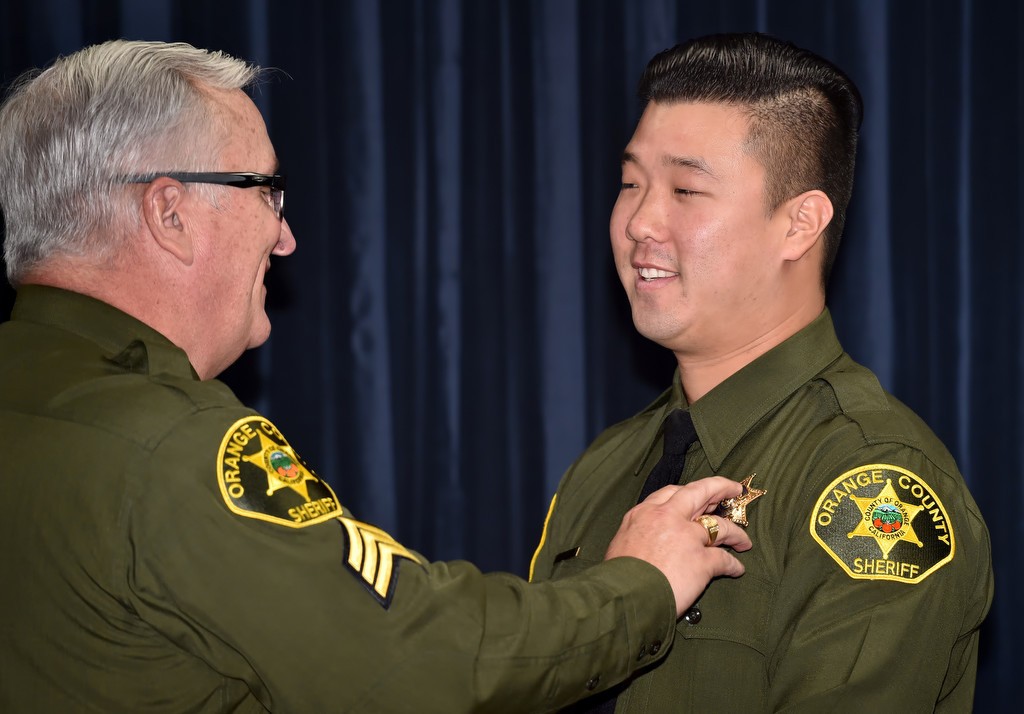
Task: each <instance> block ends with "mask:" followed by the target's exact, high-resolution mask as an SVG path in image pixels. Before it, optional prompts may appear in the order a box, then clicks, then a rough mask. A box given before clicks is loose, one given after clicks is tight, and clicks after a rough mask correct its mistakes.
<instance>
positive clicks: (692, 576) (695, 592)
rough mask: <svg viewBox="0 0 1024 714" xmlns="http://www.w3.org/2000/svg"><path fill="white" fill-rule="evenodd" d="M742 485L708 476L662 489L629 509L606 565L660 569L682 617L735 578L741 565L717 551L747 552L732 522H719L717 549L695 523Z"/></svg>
mask: <svg viewBox="0 0 1024 714" xmlns="http://www.w3.org/2000/svg"><path fill="white" fill-rule="evenodd" d="M741 488H742V487H741V486H740V484H738V483H736V482H735V481H731V480H729V479H727V478H724V477H722V476H712V477H711V478H705V479H701V480H699V481H694V482H693V483H688V484H686V485H685V486H665V487H664V488H662V489H659V490H657V491H655V492H654V493H652V494H651V495H650V496H648V497H647V498H646V499H645V500H644V501H643V502H642V503H638V504H637V505H636V506H634V507H633V508H631V509H630V510H629V511H628V512H627V513H626V515H625V516H624V517H623V519H622V525H621V526H619V531H618V533H616V534H615V537H614V538H612V542H611V543H610V544H609V545H608V552H607V553H605V556H604V557H605V560H608V559H610V558H617V557H621V556H632V557H634V558H639V559H640V560H646V561H647V562H648V563H650V564H651V565H653V566H654V567H656V568H658V570H660V571H661V572H662V573H664V574H665V577H667V578H668V581H669V584H670V585H671V586H672V592H673V593H675V596H676V614H677V615H682V614H683V613H684V612H685V611H686V610H687V609H688V608H689V607H690V605H692V604H693V602H694V601H695V600H696V599H697V598H698V597H699V596H700V594H701V593H702V592H704V588H706V587H707V585H708V583H709V582H711V579H712V578H714V577H717V576H719V575H728V576H729V577H732V578H736V577H739V576H740V575H742V574H743V564H742V563H740V561H739V560H737V559H736V557H735V556H734V555H733V554H732V553H729V552H727V551H726V550H725V549H723V548H720V547H718V546H723V545H724V546H729V547H730V548H732V549H733V550H737V551H744V550H750V548H751V542H750V538H749V537H747V534H746V532H745V531H744V530H743V529H742V528H740V527H739V526H738V525H736V524H735V523H733V522H732V521H730V520H728V519H725V518H719V517H718V516H713V518H714V519H715V521H717V522H718V537H717V538H716V539H715V547H709V546H708V531H707V530H706V529H705V528H704V526H702V525H701V524H700V523H698V522H696V520H695V519H697V518H700V516H702V515H704V514H706V513H710V512H711V511H713V510H715V507H716V506H717V505H718V502H719V501H721V500H722V499H725V498H734V497H736V496H739V495H740V491H741Z"/></svg>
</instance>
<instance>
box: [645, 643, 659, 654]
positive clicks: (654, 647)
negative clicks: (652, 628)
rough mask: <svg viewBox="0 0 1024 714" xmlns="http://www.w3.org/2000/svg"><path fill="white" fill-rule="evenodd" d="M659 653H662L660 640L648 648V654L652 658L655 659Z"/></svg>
mask: <svg viewBox="0 0 1024 714" xmlns="http://www.w3.org/2000/svg"><path fill="white" fill-rule="evenodd" d="M659 652H661V642H659V641H658V640H655V641H654V642H652V643H651V646H650V647H648V648H647V654H649V655H650V656H651V657H653V656H654V655H656V654H658V653H659Z"/></svg>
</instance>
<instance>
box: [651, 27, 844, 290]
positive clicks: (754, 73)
mask: <svg viewBox="0 0 1024 714" xmlns="http://www.w3.org/2000/svg"><path fill="white" fill-rule="evenodd" d="M638 94H639V96H640V99H641V100H642V101H643V102H644V103H645V104H646V103H648V102H652V101H653V102H658V103H673V102H713V103H723V104H732V105H736V106H737V107H739V108H741V109H742V110H743V111H744V112H745V113H746V114H747V116H748V117H749V120H750V133H749V135H748V137H747V145H748V146H747V149H748V151H749V153H750V154H751V155H752V156H754V157H755V158H756V159H757V160H758V161H760V162H761V164H762V165H763V166H764V169H765V188H764V193H765V197H764V198H765V208H766V210H767V211H768V212H769V213H771V212H772V211H774V210H775V209H777V208H778V207H779V206H780V205H782V204H783V203H784V202H785V201H787V200H788V199H790V198H793V197H794V196H798V195H800V194H801V193H803V192H804V191H809V190H811V189H819V190H821V191H823V192H824V193H825V195H827V196H828V197H829V200H830V201H831V202H832V206H833V210H834V215H833V218H832V221H831V223H830V224H829V226H828V227H827V228H826V230H825V233H824V243H825V255H824V261H823V264H822V285H825V284H826V283H827V282H828V276H829V273H830V272H831V270H832V265H833V263H834V262H835V258H836V253H837V251H838V250H839V239H840V237H841V236H842V232H843V224H844V222H845V220H846V207H847V205H848V204H849V202H850V194H851V192H852V191H853V168H854V162H855V159H856V154H857V132H858V130H859V129H860V122H861V117H862V115H863V104H862V102H861V97H860V92H858V91H857V87H856V85H854V83H853V82H852V81H851V80H850V78H849V77H847V76H846V75H845V74H844V73H843V72H842V70H840V69H839V68H838V67H836V66H835V65H833V64H832V63H831V62H829V61H827V60H825V59H823V58H822V57H819V56H818V55H816V54H814V53H813V52H810V51H808V50H804V49H801V48H799V47H797V46H795V45H793V44H792V43H789V42H783V41H782V40H778V39H775V38H773V37H769V36H768V35H763V34H759V33H743V34H722V35H710V36H707V37H700V38H697V39H694V40H690V41H689V42H686V43H684V44H681V45H676V46H675V47H672V48H671V49H667V50H665V51H663V52H660V53H658V54H657V55H655V56H654V58H653V59H651V61H650V62H649V63H648V64H647V68H646V69H645V70H644V74H643V77H641V79H640V86H639V90H638Z"/></svg>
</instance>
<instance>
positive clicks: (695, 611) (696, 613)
mask: <svg viewBox="0 0 1024 714" xmlns="http://www.w3.org/2000/svg"><path fill="white" fill-rule="evenodd" d="M700 618H701V614H700V608H699V607H696V606H694V607H691V608H690V609H689V610H687V611H686V614H685V615H683V619H684V620H686V622H687V623H688V624H690V625H696V624H697V623H698V622H700Z"/></svg>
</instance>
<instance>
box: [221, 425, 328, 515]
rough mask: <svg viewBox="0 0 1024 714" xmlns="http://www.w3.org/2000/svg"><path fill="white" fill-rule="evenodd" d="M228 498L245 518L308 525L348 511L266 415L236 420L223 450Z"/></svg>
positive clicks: (223, 492)
mask: <svg viewBox="0 0 1024 714" xmlns="http://www.w3.org/2000/svg"><path fill="white" fill-rule="evenodd" d="M217 480H218V482H219V483H220V492H221V495H223V496H224V502H225V503H226V504H227V506H228V508H230V509H231V510H232V511H233V512H235V513H237V514H238V515H240V516H247V517H249V518H258V519H260V520H264V521H270V522H271V523H277V524H279V525H283V526H288V527H290V528H304V527H306V526H310V525H313V524H314V523H321V522H323V521H326V520H329V519H331V518H334V517H336V516H340V515H342V510H341V505H340V504H339V503H338V497H337V496H335V495H334V491H332V490H331V487H330V486H328V485H327V484H326V483H325V482H323V481H321V480H320V479H318V478H317V477H316V475H315V474H314V473H313V472H312V471H311V470H309V469H308V468H307V467H306V466H305V464H303V462H302V459H300V458H299V456H298V455H297V454H296V453H295V451H294V450H293V449H292V447H291V446H290V445H289V444H288V440H287V439H285V438H284V435H283V434H281V432H280V431H278V429H277V427H276V426H274V425H273V424H271V423H270V422H269V421H267V420H266V419H264V418H263V417H261V416H249V417H245V418H244V419H239V420H238V421H236V422H235V423H234V424H232V425H231V426H230V427H229V428H228V431H227V433H226V434H225V435H224V439H223V440H222V441H221V443H220V451H219V452H218V454H217Z"/></svg>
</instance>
